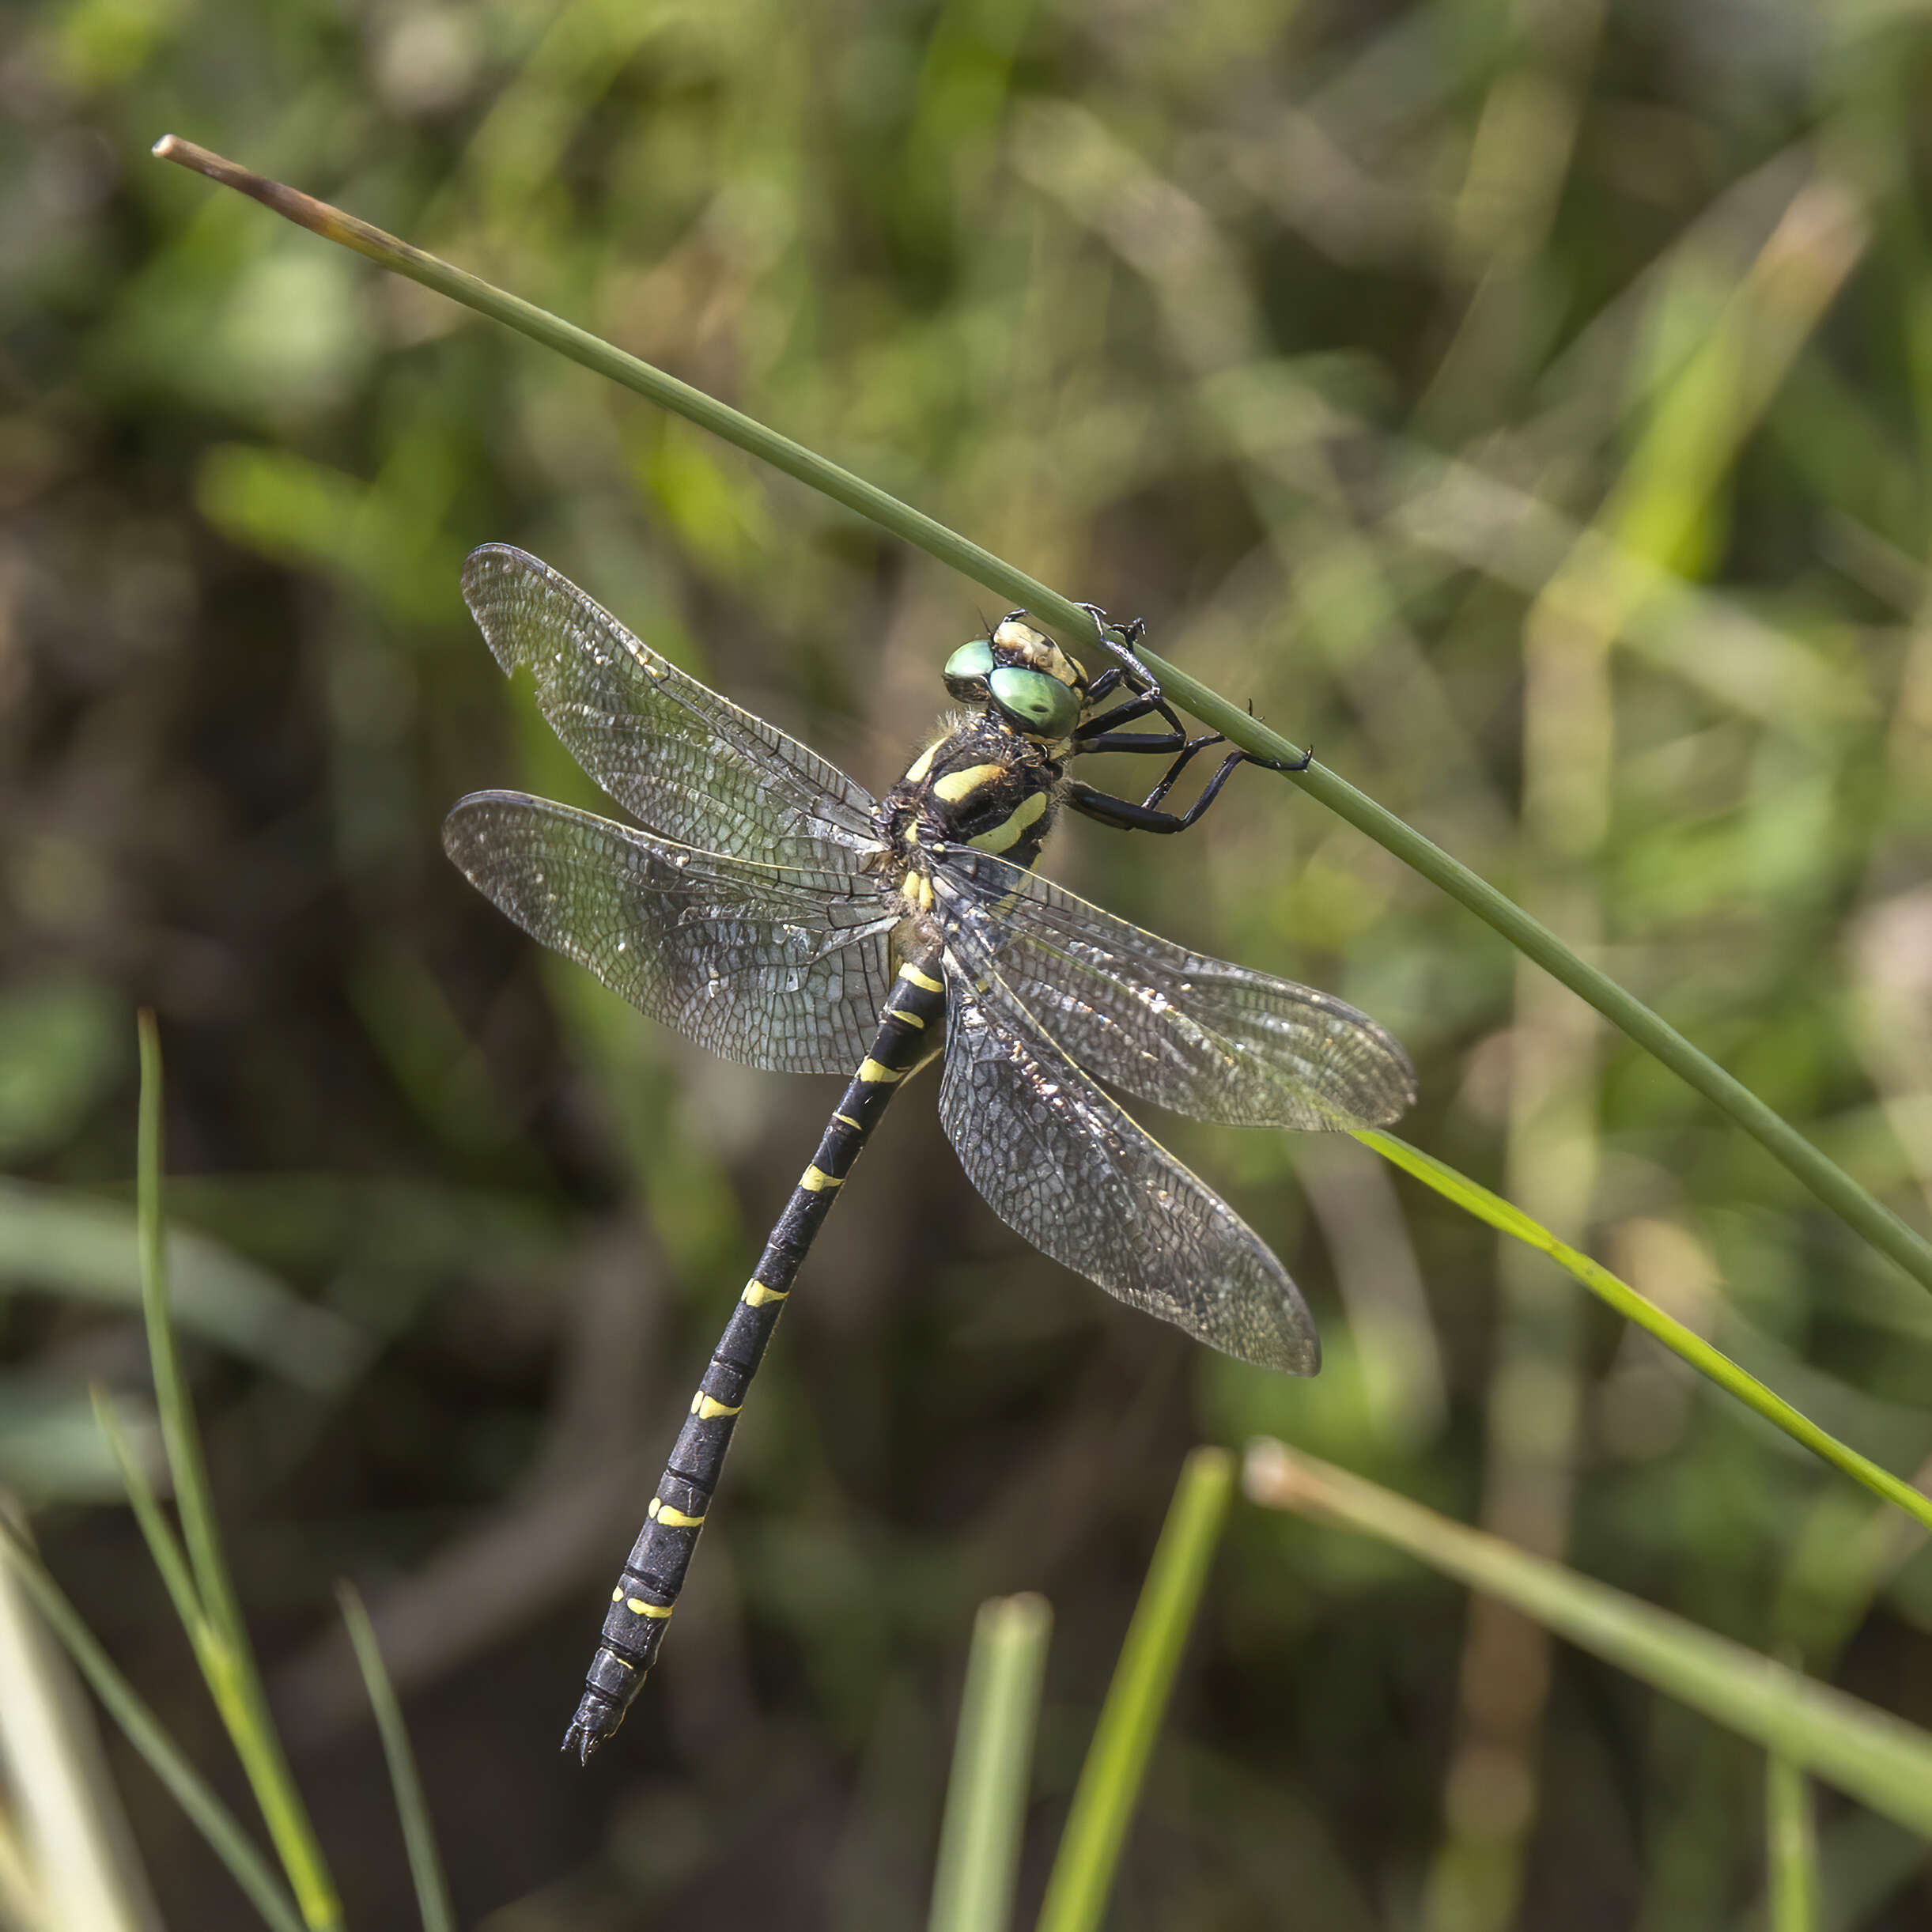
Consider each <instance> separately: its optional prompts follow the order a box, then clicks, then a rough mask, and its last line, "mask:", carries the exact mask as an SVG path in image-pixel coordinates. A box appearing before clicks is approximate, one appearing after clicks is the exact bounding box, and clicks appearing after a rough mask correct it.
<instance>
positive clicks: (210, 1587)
mask: <svg viewBox="0 0 1932 1932" xmlns="http://www.w3.org/2000/svg"><path fill="white" fill-rule="evenodd" d="M140 1032H141V1113H140V1122H141V1125H140V1140H139V1151H138V1169H137V1190H136V1191H137V1200H138V1210H137V1212H138V1223H139V1234H140V1248H141V1303H142V1315H143V1318H144V1319H145V1321H146V1325H147V1336H148V1353H149V1359H150V1360H151V1362H152V1363H153V1373H154V1394H155V1405H156V1407H157V1410H158V1412H159V1413H160V1416H161V1439H162V1441H163V1442H164V1444H165V1445H166V1446H167V1451H168V1473H169V1475H170V1476H171V1477H172V1480H173V1484H174V1493H175V1507H176V1509H177V1510H179V1511H180V1517H181V1530H182V1541H183V1542H184V1543H185V1544H187V1557H188V1563H189V1565H190V1567H191V1570H192V1571H193V1574H194V1580H195V1596H196V1598H197V1600H198V1603H199V1605H200V1609H201V1613H202V1622H201V1625H200V1628H201V1629H202V1632H203V1633H204V1634H203V1639H202V1641H201V1642H200V1643H198V1644H197V1646H196V1650H197V1654H198V1656H199V1657H200V1659H201V1662H202V1671H203V1673H204V1675H206V1677H207V1680H208V1688H209V1690H210V1693H211V1694H212V1695H213V1696H214V1701H215V1707H216V1708H217V1711H220V1713H221V1721H222V1722H223V1724H224V1725H225V1726H227V1729H228V1734H229V1738H230V1740H231V1741H233V1744H234V1746H235V1750H236V1755H237V1756H239V1757H240V1760H241V1762H242V1768H243V1769H244V1771H246V1772H247V1774H248V1784H249V1787H250V1789H251V1790H252V1791H253V1792H254V1794H255V1802H256V1804H258V1805H259V1806H260V1807H261V1811H262V1817H263V1822H264V1823H265V1824H267V1827H268V1834H269V1836H270V1839H272V1840H273V1841H274V1847H275V1851H276V1853H277V1855H278V1857H279V1858H281V1860H282V1869H283V1870H284V1871H285V1872H286V1873H288V1877H289V1885H290V1886H291V1888H292V1889H293V1891H294V1893H295V1896H296V1900H297V1904H299V1905H300V1907H301V1913H302V1917H303V1919H304V1921H305V1923H307V1924H308V1925H309V1926H311V1927H315V1928H323V1927H330V1926H339V1925H340V1924H341V1923H342V1902H341V1900H340V1899H339V1898H338V1896H337V1893H336V1890H335V1881H334V1879H333V1878H331V1876H330V1874H329V1869H328V1866H327V1862H326V1861H325V1860H324V1859H323V1855H322V1847H321V1845H320V1843H319V1842H318V1840H317V1839H316V1833H315V1828H314V1826H313V1825H312V1824H311V1823H310V1822H309V1819H308V1811H307V1809H306V1808H305V1807H304V1805H303V1803H302V1799H301V1793H300V1792H299V1791H298V1790H297V1789H296V1785H295V1780H294V1778H293V1776H292V1775H290V1772H289V1764H288V1760H287V1758H286V1757H285V1756H284V1755H283V1752H282V1741H281V1740H280V1738H278V1737H277V1736H276V1734H275V1730H274V1725H273V1723H272V1722H270V1718H269V1715H268V1700H267V1698H266V1697H265V1696H263V1692H262V1683H261V1678H260V1676H259V1673H257V1671H256V1669H255V1654H254V1652H253V1651H252V1650H251V1649H250V1647H249V1644H248V1631H247V1629H246V1628H245V1626H244V1624H243V1622H242V1619H241V1609H240V1605H239V1603H238V1602H237V1601H236V1596H235V1590H234V1586H233V1583H232V1582H230V1581H229V1574H228V1565H227V1562H226V1560H225V1558H224V1557H223V1556H222V1553H221V1536H220V1533H219V1531H218V1529H217V1526H216V1522H215V1514H214V1498H213V1495H212V1493H211V1492H210V1488H209V1486H208V1470H207V1465H206V1461H204V1459H203V1458H202V1446H201V1432H200V1430H199V1429H198V1427H197V1426H196V1423H195V1409H194V1405H193V1404H192V1403H191V1401H190V1400H189V1398H188V1392H187V1380H186V1378H184V1377H183V1374H182V1373H181V1365H180V1358H179V1356H178V1355H177V1354H176V1349H175V1335H174V1323H173V1321H172V1318H171V1317H170V1315H169V1313H168V1276H167V1255H166V1236H165V1229H164V1223H163V1221H162V1218H161V1166H162V1157H161V1037H160V1033H159V1030H158V1029H157V1026H156V1024H155V1020H154V1015H153V1014H152V1013H149V1012H143V1013H142V1015H141V1026H140ZM164 1575H165V1572H164ZM170 1587H171V1589H172V1585H171V1586H170ZM195 1628H196V1627H195V1626H191V1627H190V1630H189V1635H190V1636H191V1637H193V1636H194V1635H195Z"/></svg>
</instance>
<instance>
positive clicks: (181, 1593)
mask: <svg viewBox="0 0 1932 1932" xmlns="http://www.w3.org/2000/svg"><path fill="white" fill-rule="evenodd" d="M93 1398H94V1420H95V1422H96V1423H97V1424H98V1425H99V1427H100V1432H101V1434H102V1435H104V1436H105V1437H106V1438H107V1439H108V1450H110V1451H111V1452H112V1455H113V1457H114V1460H115V1465H116V1466H117V1467H118V1468H119V1470H120V1472H121V1483H122V1486H123V1488H125V1489H126V1490H127V1501H128V1506H129V1507H130V1508H131V1509H132V1510H134V1521H135V1522H136V1523H137V1524H138V1525H139V1526H140V1529H141V1534H142V1538H143V1540H144V1541H146V1544H147V1546H148V1555H149V1556H150V1557H151V1558H152V1559H153V1563H154V1567H155V1568H156V1569H157V1570H158V1571H160V1572H161V1582H162V1584H163V1585H164V1586H165V1588H166V1590H167V1591H168V1601H170V1602H171V1603H172V1604H173V1605H174V1607H175V1615H176V1616H177V1617H178V1618H179V1619H180V1623H181V1628H182V1629H183V1630H184V1631H186V1632H187V1639H188V1642H189V1643H191V1645H192V1646H193V1647H194V1650H195V1655H196V1657H197V1658H205V1654H206V1650H207V1647H208V1646H209V1645H210V1643H213V1642H214V1630H213V1628H211V1626H210V1624H209V1622H208V1618H207V1614H206V1612H205V1611H204V1610H203V1609H202V1602H201V1598H200V1597H198V1595H197V1594H195V1578H194V1576H193V1575H192V1574H191V1572H190V1571H189V1568H188V1560H187V1552H185V1551H184V1550H183V1548H182V1547H181V1544H180V1539H179V1538H178V1537H176V1534H175V1533H174V1529H173V1526H172V1525H171V1524H170V1523H169V1522H168V1518H167V1516H166V1514H164V1511H163V1510H162V1508H161V1502H160V1499H159V1498H157V1496H156V1495H155V1493H154V1491H153V1486H152V1485H151V1484H149V1481H148V1478H147V1473H146V1471H145V1470H144V1469H142V1466H141V1461H140V1458H138V1456H136V1455H135V1454H134V1451H133V1450H132V1449H131V1448H130V1446H129V1445H128V1441H127V1435H126V1434H125V1433H124V1432H123V1430H122V1427H121V1425H120V1421H119V1418H118V1417H117V1416H115V1412H114V1405H113V1403H112V1401H111V1400H110V1399H109V1397H108V1393H107V1391H106V1390H105V1389H100V1388H96V1389H94V1390H93ZM202 1668H203V1669H204V1671H205V1670H206V1669H207V1665H206V1662H203V1665H202Z"/></svg>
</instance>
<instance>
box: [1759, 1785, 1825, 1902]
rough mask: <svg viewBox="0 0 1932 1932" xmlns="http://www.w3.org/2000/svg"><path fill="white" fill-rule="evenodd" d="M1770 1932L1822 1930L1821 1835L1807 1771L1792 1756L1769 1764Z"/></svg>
mask: <svg viewBox="0 0 1932 1932" xmlns="http://www.w3.org/2000/svg"><path fill="white" fill-rule="evenodd" d="M1764 1849H1765V1853H1766V1858H1765V1865H1766V1867H1767V1870H1766V1874H1765V1877H1766V1887H1765V1889H1766V1892H1767V1894H1768V1897H1769V1899H1770V1901H1771V1914H1770V1919H1769V1932H1818V1835H1817V1823H1816V1820H1814V1819H1813V1817H1812V1811H1811V1793H1810V1792H1809V1790H1807V1789H1806V1788H1805V1774H1804V1773H1803V1772H1802V1771H1800V1770H1799V1769H1798V1767H1797V1766H1796V1765H1795V1764H1793V1763H1792V1762H1791V1761H1790V1759H1789V1758H1785V1757H1779V1756H1771V1757H1769V1758H1768V1759H1767V1760H1765V1763H1764Z"/></svg>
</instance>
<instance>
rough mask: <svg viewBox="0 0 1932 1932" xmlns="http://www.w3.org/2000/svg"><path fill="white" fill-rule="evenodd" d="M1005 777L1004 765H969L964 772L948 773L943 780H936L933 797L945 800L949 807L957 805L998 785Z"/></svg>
mask: <svg viewBox="0 0 1932 1932" xmlns="http://www.w3.org/2000/svg"><path fill="white" fill-rule="evenodd" d="M1005 776H1006V767H1005V766H1004V765H968V766H966V767H965V768H964V769H962V770H960V771H956V772H948V773H947V774H946V776H945V777H943V778H936V779H934V780H933V781H932V796H934V797H935V798H940V799H943V800H945V801H946V803H947V804H949V805H957V804H959V803H962V801H963V800H966V799H969V798H970V797H971V796H973V794H974V792H980V791H984V790H985V788H986V787H987V786H988V785H996V784H997V783H998V782H999V781H1000V779H1002V778H1003V777H1005Z"/></svg>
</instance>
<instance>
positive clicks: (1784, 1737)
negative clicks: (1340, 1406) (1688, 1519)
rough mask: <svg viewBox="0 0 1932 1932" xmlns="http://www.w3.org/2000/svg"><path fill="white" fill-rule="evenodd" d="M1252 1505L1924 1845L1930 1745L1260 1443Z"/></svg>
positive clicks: (1252, 1473) (1676, 1621)
mask: <svg viewBox="0 0 1932 1932" xmlns="http://www.w3.org/2000/svg"><path fill="white" fill-rule="evenodd" d="M1242 1481H1243V1486H1244V1488H1246V1492H1247V1494H1248V1495H1249V1496H1250V1498H1251V1499H1253V1501H1255V1502H1257V1503H1261V1504H1264V1505H1265V1506H1266V1507H1268V1508H1271V1509H1283V1510H1295V1511H1297V1512H1299V1514H1302V1515H1304V1516H1307V1517H1310V1518H1314V1520H1316V1521H1318V1522H1329V1523H1336V1524H1340V1525H1341V1526H1344V1527H1345V1528H1348V1529H1359V1530H1361V1531H1363V1532H1365V1533H1367V1534H1368V1535H1370V1536H1373V1537H1379V1538H1380V1539H1381V1540H1382V1541H1384V1542H1386V1543H1388V1544H1393V1546H1394V1547H1395V1548H1397V1549H1401V1550H1405V1551H1407V1552H1408V1554H1409V1555H1410V1556H1414V1557H1416V1558H1417V1559H1418V1560H1420V1561H1421V1562H1423V1563H1427V1564H1428V1565H1429V1567H1431V1568H1432V1569H1435V1570H1439V1571H1442V1573H1443V1574H1444V1575H1448V1576H1453V1577H1456V1578H1460V1579H1461V1581H1462V1582H1465V1583H1467V1584H1469V1586H1471V1587H1472V1588H1473V1589H1476V1590H1484V1591H1487V1592H1488V1594H1490V1595H1491V1596H1492V1597H1499V1598H1501V1599H1502V1601H1504V1602H1505V1603H1508V1604H1511V1605H1514V1606H1515V1608H1516V1609H1519V1610H1521V1611H1522V1613H1523V1614H1524V1615H1525V1616H1530V1617H1533V1618H1535V1619H1536V1620H1537V1622H1539V1623H1541V1624H1546V1625H1547V1626H1548V1628H1550V1629H1552V1630H1553V1631H1556V1632H1557V1634H1558V1635H1561V1636H1564V1637H1567V1638H1568V1639H1570V1641H1571V1643H1575V1644H1577V1645H1578V1646H1579V1647H1582V1649H1584V1650H1588V1651H1590V1652H1591V1653H1592V1654H1594V1655H1595V1656H1597V1657H1600V1658H1603V1659H1604V1660H1605V1662H1608V1663H1612V1664H1614V1665H1616V1666H1617V1668H1618V1669H1620V1670H1627V1671H1628V1672H1629V1673H1631V1676H1633V1677H1641V1678H1642V1679H1643V1681H1645V1682H1646V1683H1647V1684H1651V1685H1653V1686H1654V1688H1657V1689H1658V1690H1660V1691H1662V1692H1665V1693H1667V1694H1668V1695H1669V1696H1672V1697H1674V1698H1677V1699H1678V1700H1679V1701H1680V1702H1681V1703H1685V1704H1688V1705H1689V1706H1690V1707H1691V1708H1692V1709H1693V1710H1696V1711H1702V1712H1703V1714H1704V1715H1705V1716H1707V1717H1708V1718H1712V1719H1713V1720H1715V1722H1718V1723H1719V1724H1722V1725H1723V1726H1726V1728H1727V1729H1729V1730H1734V1731H1735V1732H1736V1733H1737V1734H1738V1735H1739V1736H1740V1737H1748V1738H1749V1739H1751V1740H1752V1741H1753V1742H1755V1743H1756V1744H1758V1745H1761V1746H1762V1747H1763V1748H1764V1749H1765V1750H1767V1751H1769V1752H1772V1753H1773V1754H1774V1755H1775V1756H1782V1757H1784V1758H1786V1759H1788V1760H1790V1763H1791V1764H1793V1765H1794V1766H1796V1767H1798V1768H1801V1769H1803V1770H1805V1771H1809V1772H1811V1773H1812V1774H1813V1775H1814V1776H1816V1777H1819V1778H1822V1779H1825V1780H1826V1781H1827V1782H1828V1783H1831V1784H1833V1785H1836V1786H1837V1787H1838V1789H1839V1790H1841V1791H1843V1792H1845V1793H1846V1794H1847V1795H1849V1796H1851V1797H1852V1798H1857V1799H1858V1801H1859V1802H1861V1803H1862V1804H1865V1805H1870V1807H1871V1809H1873V1810H1874V1811H1877V1812H1882V1813H1884V1814H1885V1816H1886V1817H1889V1818H1892V1819H1895V1820H1896V1821H1897V1822H1898V1823H1900V1824H1904V1825H1906V1826H1907V1827H1909V1828H1911V1830H1913V1831H1915V1832H1919V1834H1921V1835H1922V1836H1925V1837H1928V1838H1932V1737H1929V1736H1927V1735H1926V1733H1925V1732H1923V1731H1922V1730H1918V1729H1917V1728H1916V1727H1915V1726H1912V1725H1910V1724H1907V1723H1905V1722H1903V1721H1902V1720H1901V1719H1900V1718H1895V1717H1893V1716H1892V1715H1891V1714H1890V1713H1889V1712H1888V1711H1880V1710H1877V1709H1876V1708H1874V1707H1873V1706H1872V1705H1870V1704H1867V1703H1861V1702H1860V1701H1859V1700H1858V1699H1857V1698H1855V1697H1848V1696H1846V1695H1845V1693H1844V1692H1842V1691H1838V1690H1834V1689H1832V1688H1831V1686H1829V1685H1828V1684H1820V1683H1818V1682H1817V1681H1814V1680H1813V1679H1812V1678H1809V1677H1805V1676H1803V1675H1802V1674H1801V1673H1799V1672H1798V1671H1795V1670H1793V1669H1790V1668H1789V1667H1788V1666H1787V1665H1783V1664H1780V1663H1777V1662H1774V1661H1773V1660H1772V1659H1771V1658H1768V1657H1763V1656H1760V1655H1759V1654H1758V1653H1757V1652H1756V1651H1755V1650H1747V1649H1746V1648H1745V1647H1744V1646H1743V1645H1742V1644H1741V1643H1733V1642H1732V1641H1731V1640H1730V1639H1729V1638H1728V1637H1720V1636H1717V1635H1714V1634H1713V1633H1712V1632H1711V1631H1707V1630H1700V1629H1699V1628H1697V1626H1696V1624H1691V1623H1687V1622H1686V1621H1685V1620H1684V1619H1683V1618H1682V1617H1679V1616H1672V1615H1671V1614H1670V1613H1669V1612H1668V1611H1664V1610H1660V1609H1657V1608H1655V1607H1654V1605H1650V1604H1647V1603H1643V1602H1639V1601H1638V1600H1637V1599H1636V1598H1635V1597H1628V1596H1626V1595H1624V1593H1623V1592H1622V1591H1620V1590H1612V1589H1611V1588H1609V1586H1608V1585H1606V1584H1602V1583H1597V1582H1592V1581H1591V1580H1590V1578H1586V1577H1582V1576H1578V1575H1576V1573H1575V1571H1570V1570H1566V1569H1564V1568H1563V1567H1562V1566H1561V1565H1560V1564H1559V1563H1549V1562H1547V1561H1545V1560H1544V1559H1543V1558H1541V1557H1540V1556H1528V1555H1526V1553H1525V1552H1522V1550H1519V1549H1517V1548H1514V1547H1513V1546H1512V1545H1511V1544H1507V1543H1505V1542H1503V1541H1502V1540H1501V1539H1500V1538H1499V1537H1492V1536H1488V1535H1485V1534H1484V1533H1482V1532H1481V1531H1480V1530H1476V1529H1468V1528H1466V1527H1465V1526H1464V1525H1462V1524H1461V1523H1457V1522H1450V1520H1449V1518H1446V1517H1444V1516H1439V1515H1437V1514H1436V1513H1435V1511H1434V1510H1426V1509H1424V1508H1423V1507H1421V1505H1420V1504H1419V1503H1411V1502H1409V1501H1408V1499H1407V1498H1406V1497H1403V1496H1398V1495H1395V1494H1394V1493H1393V1492H1391V1491H1389V1490H1386V1489H1383V1488H1380V1487H1378V1485H1377V1484H1374V1483H1369V1482H1364V1481H1363V1480H1362V1479H1361V1478H1360V1477H1359V1476H1351V1475H1350V1474H1349V1473H1348V1472H1347V1471H1346V1470H1345V1469H1337V1468H1335V1467H1334V1466H1333V1465H1331V1464H1329V1463H1325V1462H1319V1461H1316V1460H1315V1458H1314V1457H1312V1456H1304V1455H1302V1454H1299V1452H1297V1451H1295V1450H1290V1449H1288V1448H1287V1447H1286V1446H1284V1445H1283V1444H1281V1443H1280V1442H1274V1441H1272V1440H1269V1439H1267V1438H1261V1439H1257V1441H1255V1442H1253V1443H1252V1444H1250V1447H1249V1450H1248V1456H1247V1461H1246V1467H1245V1469H1244V1470H1243V1474H1242Z"/></svg>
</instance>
